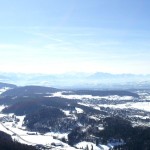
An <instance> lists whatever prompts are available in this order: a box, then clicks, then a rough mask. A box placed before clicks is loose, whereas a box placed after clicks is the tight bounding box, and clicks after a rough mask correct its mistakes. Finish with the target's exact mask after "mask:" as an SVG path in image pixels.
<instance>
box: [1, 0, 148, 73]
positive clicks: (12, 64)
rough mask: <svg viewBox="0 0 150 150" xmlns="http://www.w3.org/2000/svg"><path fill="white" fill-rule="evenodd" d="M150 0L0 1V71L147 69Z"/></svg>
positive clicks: (54, 71) (93, 71)
mask: <svg viewBox="0 0 150 150" xmlns="http://www.w3.org/2000/svg"><path fill="white" fill-rule="evenodd" d="M149 6H150V2H149V1H148V0H143V1H141V0H132V1H130V0H126V1H120V0H115V1H110V0H93V1H87V0H86V1H85V0H83V1H80V0H64V1H61V0H56V1H53V0H45V1H42V0H22V1H19V0H14V1H8V0H6V1H1V2H0V22H1V25H0V33H1V34H0V50H1V54H0V56H1V59H0V72H20V73H42V74H62V73H68V72H83V73H84V72H85V73H95V72H104V73H112V74H123V73H126V74H150V69H149V64H150V59H149V58H150V44H149V43H150V21H149V16H150V10H149Z"/></svg>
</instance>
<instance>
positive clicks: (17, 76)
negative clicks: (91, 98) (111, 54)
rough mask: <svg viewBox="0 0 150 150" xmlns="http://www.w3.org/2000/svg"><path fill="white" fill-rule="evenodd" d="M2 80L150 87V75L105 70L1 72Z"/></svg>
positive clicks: (22, 83) (82, 86)
mask: <svg viewBox="0 0 150 150" xmlns="http://www.w3.org/2000/svg"><path fill="white" fill-rule="evenodd" d="M0 82H5V83H11V84H16V85H18V86H25V85H38V86H50V87H56V88H66V89H67V88H68V89H69V88H75V89H107V88H108V89H120V88H123V89H128V88H139V89H142V88H143V89H145V88H150V75H149V74H148V75H142V74H139V75H136V74H110V73H103V72H97V73H94V74H88V73H65V74H59V75H58V74H56V75H52V74H49V75H48V74H22V73H0Z"/></svg>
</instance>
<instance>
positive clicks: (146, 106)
mask: <svg viewBox="0 0 150 150" xmlns="http://www.w3.org/2000/svg"><path fill="white" fill-rule="evenodd" d="M99 107H110V108H119V109H127V108H131V109H139V110H143V111H147V112H150V102H129V103H124V104H116V105H112V104H110V105H109V104H101V105H99Z"/></svg>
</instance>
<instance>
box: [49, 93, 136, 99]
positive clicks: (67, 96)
mask: <svg viewBox="0 0 150 150" xmlns="http://www.w3.org/2000/svg"><path fill="white" fill-rule="evenodd" d="M46 97H47V96H46ZM48 97H62V98H67V99H79V100H83V99H89V100H92V99H94V100H103V99H106V100H127V101H130V100H133V99H134V97H132V96H118V95H109V96H92V95H71V94H70V95H63V92H56V93H53V95H51V96H48Z"/></svg>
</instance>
